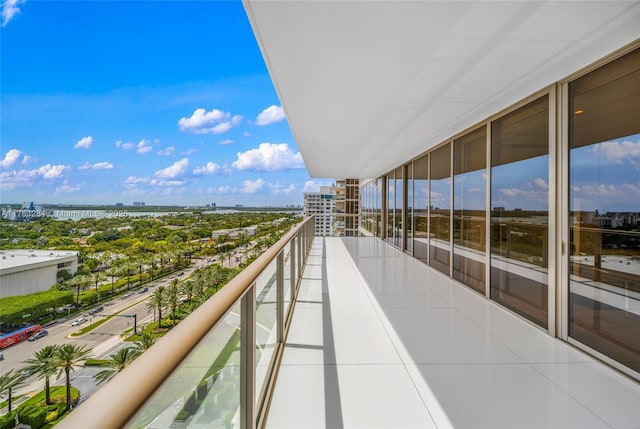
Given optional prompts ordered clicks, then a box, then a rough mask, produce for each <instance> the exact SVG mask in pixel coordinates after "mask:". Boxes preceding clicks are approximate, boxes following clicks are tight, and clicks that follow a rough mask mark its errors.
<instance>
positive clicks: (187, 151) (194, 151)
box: [184, 149, 200, 155]
mask: <svg viewBox="0 0 640 429" xmlns="http://www.w3.org/2000/svg"><path fill="white" fill-rule="evenodd" d="M198 152H200V150H198V149H187V150H186V151H185V152H184V154H185V155H193V154H194V153H198Z"/></svg>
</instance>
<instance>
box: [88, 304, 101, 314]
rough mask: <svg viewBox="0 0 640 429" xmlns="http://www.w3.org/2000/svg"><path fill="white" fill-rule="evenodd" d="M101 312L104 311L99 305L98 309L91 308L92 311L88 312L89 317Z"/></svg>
mask: <svg viewBox="0 0 640 429" xmlns="http://www.w3.org/2000/svg"><path fill="white" fill-rule="evenodd" d="M102 310H104V307H103V306H101V305H100V306H98V307H96V308H93V309H91V310H89V315H94V314H98V313H100V312H101V311H102Z"/></svg>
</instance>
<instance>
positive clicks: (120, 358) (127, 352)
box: [93, 347, 140, 384]
mask: <svg viewBox="0 0 640 429" xmlns="http://www.w3.org/2000/svg"><path fill="white" fill-rule="evenodd" d="M139 355H140V352H139V351H138V350H137V348H136V347H125V348H123V349H120V350H118V351H117V352H116V353H114V354H112V355H111V356H109V361H108V362H107V369H103V370H102V371H100V372H98V373H97V374H96V375H94V376H93V379H94V380H95V381H96V383H97V384H102V383H104V382H105V381H109V380H111V379H112V378H113V377H115V376H116V375H117V374H118V373H119V372H120V371H122V370H123V369H125V368H126V367H127V366H128V365H129V364H130V363H131V362H133V361H134V359H135V358H137V357H138V356H139Z"/></svg>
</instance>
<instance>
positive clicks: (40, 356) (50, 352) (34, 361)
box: [23, 345, 58, 405]
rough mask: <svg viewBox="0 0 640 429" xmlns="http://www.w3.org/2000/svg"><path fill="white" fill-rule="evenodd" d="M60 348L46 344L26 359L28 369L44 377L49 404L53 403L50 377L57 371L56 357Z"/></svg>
mask: <svg viewBox="0 0 640 429" xmlns="http://www.w3.org/2000/svg"><path fill="white" fill-rule="evenodd" d="M57 350H58V346H57V345H50V346H44V347H43V348H42V349H40V350H39V351H37V352H36V353H35V354H34V355H33V356H34V357H33V358H31V359H27V360H25V361H24V362H23V363H26V364H27V367H26V369H27V371H29V373H31V374H36V375H37V376H38V377H39V378H41V379H44V392H45V397H46V401H47V405H51V391H50V388H49V378H50V377H51V376H52V375H54V374H55V373H56V370H57V369H58V368H56V366H55V357H56V353H57Z"/></svg>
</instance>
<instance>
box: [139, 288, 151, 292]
mask: <svg viewBox="0 0 640 429" xmlns="http://www.w3.org/2000/svg"><path fill="white" fill-rule="evenodd" d="M145 292H149V288H148V287H143V288H142V289H140V290H139V291H138V293H145Z"/></svg>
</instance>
